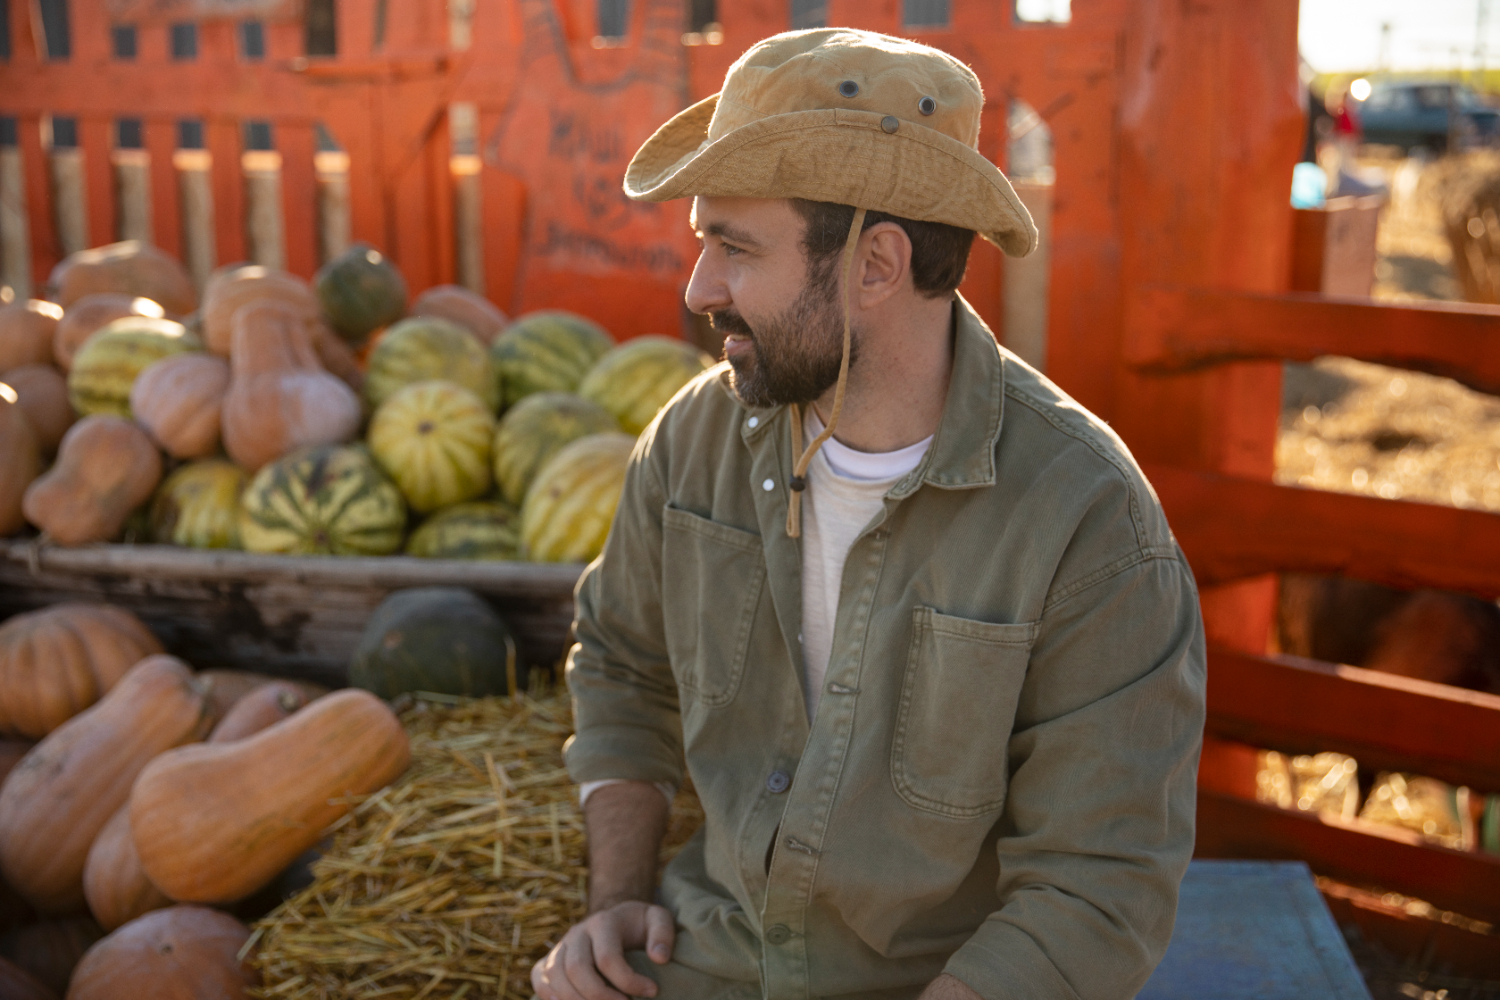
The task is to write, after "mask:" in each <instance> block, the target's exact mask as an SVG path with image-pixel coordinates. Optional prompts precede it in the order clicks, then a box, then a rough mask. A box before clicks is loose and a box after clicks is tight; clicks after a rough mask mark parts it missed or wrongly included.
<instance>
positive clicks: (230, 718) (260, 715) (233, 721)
mask: <svg viewBox="0 0 1500 1000" xmlns="http://www.w3.org/2000/svg"><path fill="white" fill-rule="evenodd" d="M308 700H309V699H308V698H307V696H306V695H305V694H304V693H303V692H302V689H301V688H299V687H298V686H297V685H296V684H293V683H292V682H291V681H271V682H270V683H269V684H262V685H261V686H260V687H257V688H256V689H255V690H253V691H251V692H250V693H249V694H247V695H245V696H244V697H243V698H241V699H240V700H239V701H237V702H235V703H234V705H233V706H232V707H231V708H230V709H229V711H228V712H226V713H225V714H224V717H223V718H221V719H220V720H219V724H218V725H217V726H214V729H213V732H211V733H209V734H208V742H210V743H232V742H233V741H235V740H242V739H244V738H245V737H247V736H254V735H255V734H256V733H258V732H260V731H261V730H262V729H265V728H266V727H267V726H274V725H275V724H276V723H278V722H280V721H281V720H282V719H285V718H286V717H287V716H289V715H291V714H292V713H293V712H295V711H297V709H299V708H301V707H302V706H303V705H306V704H307V702H308Z"/></svg>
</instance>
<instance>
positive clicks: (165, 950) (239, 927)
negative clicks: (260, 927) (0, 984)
mask: <svg viewBox="0 0 1500 1000" xmlns="http://www.w3.org/2000/svg"><path fill="white" fill-rule="evenodd" d="M249 939H250V928H248V927H246V926H245V925H244V924H242V923H240V922H239V921H238V920H236V919H234V918H233V917H231V916H230V915H229V914H227V913H220V912H219V911H218V910H210V909H208V908H207V907H203V906H169V907H167V908H166V909H164V910H154V911H152V912H151V913H148V914H146V915H145V916H143V917H139V918H138V919H135V920H132V921H131V922H130V923H128V924H126V925H125V926H123V927H121V928H119V929H118V930H116V931H115V932H114V933H112V934H110V935H109V936H108V937H106V938H104V939H103V940H102V941H100V942H99V943H98V944H96V945H94V946H93V947H92V948H90V949H89V950H88V954H86V955H84V956H83V960H82V961H80V962H79V963H78V968H77V970H75V971H74V973H73V982H72V984H71V985H70V986H69V987H68V996H67V1000H121V998H122V997H132V998H135V997H141V998H144V997H150V998H151V1000H244V998H245V997H246V996H247V995H248V994H247V993H246V990H247V989H248V988H249V987H252V986H256V985H259V983H260V975H259V974H258V973H256V972H255V971H254V970H253V969H252V968H250V966H249V965H247V964H246V963H244V962H241V961H240V949H242V948H243V947H244V946H245V942H246V941H248V940H249Z"/></svg>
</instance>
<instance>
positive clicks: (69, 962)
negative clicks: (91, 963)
mask: <svg viewBox="0 0 1500 1000" xmlns="http://www.w3.org/2000/svg"><path fill="white" fill-rule="evenodd" d="M103 936H104V930H103V928H101V927H100V926H99V925H98V923H96V922H95V921H94V920H93V918H91V917H68V918H65V919H62V920H44V921H42V922H40V923H35V924H31V925H29V926H26V927H18V928H16V929H15V930H12V931H7V932H6V933H5V934H4V935H0V957H3V958H5V959H6V960H8V961H10V962H14V963H15V964H16V965H19V966H20V967H21V968H23V969H25V970H26V971H27V972H29V973H30V974H31V975H33V976H35V977H36V978H37V979H38V980H39V981H40V982H41V983H42V985H44V986H46V987H47V988H48V989H49V990H51V991H53V993H55V994H56V995H58V996H61V995H62V994H63V992H64V991H65V990H66V989H67V988H68V980H69V979H71V978H72V976H73V970H74V969H75V968H76V967H77V965H78V962H79V960H80V959H81V958H83V956H84V954H85V953H86V952H87V951H88V950H89V948H91V947H93V945H94V942H96V941H98V940H99V939H100V938H102V937H103Z"/></svg>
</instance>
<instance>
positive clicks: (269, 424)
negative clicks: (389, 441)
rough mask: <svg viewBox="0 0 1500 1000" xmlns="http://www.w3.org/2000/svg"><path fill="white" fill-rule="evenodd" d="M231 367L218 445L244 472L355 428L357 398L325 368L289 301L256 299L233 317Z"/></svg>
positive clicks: (342, 436)
mask: <svg viewBox="0 0 1500 1000" xmlns="http://www.w3.org/2000/svg"><path fill="white" fill-rule="evenodd" d="M230 369H231V378H230V382H229V393H228V394H227V395H226V396H225V397H224V411H223V416H222V423H221V429H222V432H223V438H224V450H225V451H227V452H228V453H229V457H230V458H232V459H234V460H235V461H236V462H238V463H239V464H240V465H242V466H244V467H245V468H247V469H250V470H251V471H254V470H256V469H259V468H260V467H261V466H263V465H265V464H266V463H267V462H270V461H274V460H275V459H277V458H280V457H281V456H282V455H285V454H287V453H288V452H291V451H295V450H296V449H298V448H301V447H304V446H307V445H319V444H334V443H337V442H340V441H348V440H349V439H350V438H352V437H354V435H355V434H356V433H357V432H358V431H359V423H360V419H361V416H362V413H361V411H360V405H359V397H358V396H356V395H355V394H354V391H353V390H352V389H350V388H349V387H348V386H347V385H345V384H344V383H343V382H342V381H340V380H339V379H338V378H336V377H335V376H333V375H330V374H329V373H328V372H327V371H326V370H324V368H323V366H322V364H321V363H320V362H319V361H318V355H317V352H316V351H315V350H314V349H313V345H312V340H311V338H310V336H309V333H308V329H307V325H306V323H305V321H304V318H303V316H302V315H301V314H299V313H298V312H297V311H296V310H295V309H292V308H291V307H289V306H286V305H284V304H282V303H277V302H256V303H252V304H250V305H247V306H244V307H242V308H241V309H240V310H238V311H237V312H236V313H235V314H234V346H233V350H232V352H231V354H230Z"/></svg>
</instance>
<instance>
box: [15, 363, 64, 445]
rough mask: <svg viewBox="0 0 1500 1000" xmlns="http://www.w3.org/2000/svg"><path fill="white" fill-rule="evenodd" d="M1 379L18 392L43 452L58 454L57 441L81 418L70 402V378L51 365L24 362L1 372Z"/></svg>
mask: <svg viewBox="0 0 1500 1000" xmlns="http://www.w3.org/2000/svg"><path fill="white" fill-rule="evenodd" d="M0 382H4V383H5V384H6V385H8V386H10V387H11V388H12V389H14V390H15V391H16V399H17V402H19V403H20V404H21V411H22V412H23V413H25V414H26V419H27V420H28V421H30V423H31V429H32V430H33V431H34V432H35V433H36V443H37V447H38V448H40V449H41V452H42V454H43V455H52V454H55V453H56V451H57V444H58V442H59V441H61V440H62V436H63V435H64V434H66V433H67V432H68V428H69V427H72V426H73V422H74V421H75V420H77V419H78V415H77V414H76V413H74V412H73V406H72V404H71V403H69V402H68V380H67V379H65V378H63V376H62V372H60V371H58V370H57V369H56V368H54V367H52V365H50V364H41V365H22V366H21V367H19V368H12V369H11V370H10V371H8V372H6V373H5V374H4V375H0Z"/></svg>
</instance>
